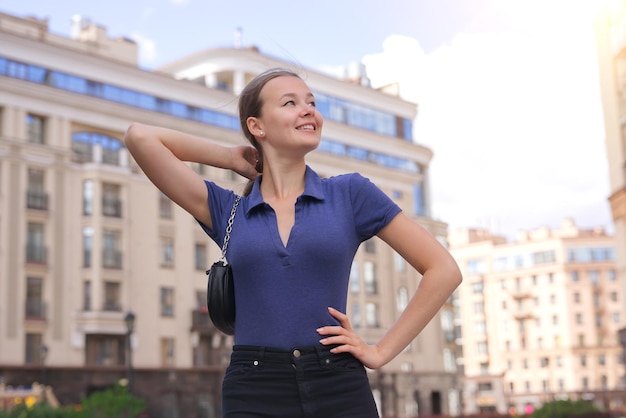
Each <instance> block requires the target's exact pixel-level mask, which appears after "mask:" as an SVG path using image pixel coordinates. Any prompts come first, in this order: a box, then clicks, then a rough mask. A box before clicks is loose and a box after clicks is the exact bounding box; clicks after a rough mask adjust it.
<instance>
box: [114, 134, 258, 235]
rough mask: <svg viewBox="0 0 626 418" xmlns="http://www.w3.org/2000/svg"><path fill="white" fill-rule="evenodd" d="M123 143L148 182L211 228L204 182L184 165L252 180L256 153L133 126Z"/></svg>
mask: <svg viewBox="0 0 626 418" xmlns="http://www.w3.org/2000/svg"><path fill="white" fill-rule="evenodd" d="M124 142H125V143H126V147H127V148H128V151H129V152H130V153H131V155H132V156H133V157H134V158H135V161H137V164H139V167H141V169H142V170H143V172H144V173H145V174H146V176H148V178H149V179H150V181H152V183H154V185H155V186H156V187H157V188H158V189H159V190H161V191H162V192H163V193H164V194H165V195H166V196H168V197H169V198H170V199H172V201H173V202H175V203H176V204H178V205H179V206H180V207H182V208H183V209H185V210H186V211H187V212H189V213H190V214H191V215H192V216H193V217H194V218H196V219H198V220H199V221H201V222H203V223H204V224H205V225H207V226H208V227H209V228H211V227H212V223H211V215H210V211H209V206H208V203H207V189H206V186H205V184H204V180H203V179H202V178H201V177H200V176H199V175H198V174H197V173H196V172H195V171H193V170H192V169H191V167H189V166H188V165H187V164H185V162H197V163H200V164H206V165H211V166H214V167H219V168H225V169H231V170H234V171H235V172H237V173H239V174H241V175H243V176H245V177H247V178H254V177H256V176H257V172H256V170H255V169H254V165H255V161H256V158H257V156H256V150H255V149H254V148H252V147H248V146H240V147H232V148H229V147H224V146H221V145H219V144H215V143H213V142H210V141H207V140H205V139H202V138H199V137H196V136H193V135H188V134H185V133H182V132H179V131H175V130H172V129H167V128H161V127H157V126H150V125H143V124H139V123H133V124H131V125H130V127H129V128H128V129H127V131H126V135H125V136H124Z"/></svg>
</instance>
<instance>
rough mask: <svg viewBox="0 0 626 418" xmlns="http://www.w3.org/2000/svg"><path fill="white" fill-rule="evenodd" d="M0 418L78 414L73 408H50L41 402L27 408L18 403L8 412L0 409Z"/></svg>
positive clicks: (56, 417) (72, 417)
mask: <svg viewBox="0 0 626 418" xmlns="http://www.w3.org/2000/svg"><path fill="white" fill-rule="evenodd" d="M0 418H79V415H77V412H75V411H74V410H73V409H64V408H52V407H51V406H48V405H41V404H36V405H34V406H32V407H30V408H29V407H28V406H26V405H24V404H20V405H16V406H15V407H14V408H13V409H11V411H10V412H7V411H0Z"/></svg>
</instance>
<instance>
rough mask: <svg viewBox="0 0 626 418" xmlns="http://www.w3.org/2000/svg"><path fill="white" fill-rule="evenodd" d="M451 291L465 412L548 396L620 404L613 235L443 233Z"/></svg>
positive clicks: (566, 230)
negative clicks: (452, 267)
mask: <svg viewBox="0 0 626 418" xmlns="http://www.w3.org/2000/svg"><path fill="white" fill-rule="evenodd" d="M449 239H450V248H451V252H452V254H453V256H454V257H455V259H456V260H457V262H458V263H459V266H460V267H461V270H462V271H463V276H464V282H463V283H462V284H461V286H460V287H459V289H458V297H459V301H460V303H459V306H460V307H461V309H460V316H459V320H460V324H461V329H462V330H463V331H462V334H463V335H462V339H461V341H462V344H461V346H462V349H463V353H462V364H463V368H464V391H463V404H464V412H465V413H479V412H498V413H503V414H504V413H515V414H522V413H524V412H528V411H529V410H532V409H535V408H537V407H540V406H541V405H542V404H543V403H545V402H548V401H550V400H553V399H566V398H570V399H591V400H593V401H594V403H596V404H597V405H598V406H599V407H602V408H605V410H616V409H618V408H620V407H622V406H623V405H622V404H623V396H624V381H623V378H622V376H623V370H624V365H623V356H622V351H621V347H620V344H619V341H618V333H617V331H618V329H619V327H620V324H621V323H622V321H623V316H624V307H623V304H624V293H623V292H622V288H621V285H620V283H619V281H618V279H617V273H616V263H615V260H616V257H615V253H616V251H615V240H614V238H613V237H612V236H610V235H608V234H606V233H605V231H604V230H603V229H601V228H598V229H581V228H578V227H577V226H576V225H575V224H574V223H573V221H571V220H564V221H563V223H562V225H561V227H560V228H559V229H554V230H550V229H548V228H539V229H537V230H535V231H530V232H520V233H519V234H518V237H517V239H516V240H515V241H514V242H508V241H507V240H506V239H505V238H503V237H501V236H494V235H492V234H490V233H489V232H488V231H486V230H480V229H478V230H462V231H457V232H454V233H451V234H450V235H449Z"/></svg>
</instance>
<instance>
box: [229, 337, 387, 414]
mask: <svg viewBox="0 0 626 418" xmlns="http://www.w3.org/2000/svg"><path fill="white" fill-rule="evenodd" d="M329 350H330V348H329V347H324V346H322V345H319V346H315V347H302V348H294V349H293V350H279V349H275V348H269V347H255V346H241V345H236V346H235V347H234V348H233V353H232V356H231V361H230V365H229V366H228V369H227V370H226V376H225V377H224V382H223V384H222V399H223V402H222V405H223V418H251V417H257V418H258V417H267V418H270V417H271V418H278V417H285V418H298V417H302V418H305V417H306V418H311V417H313V418H340V417H341V418H377V417H378V412H377V409H376V404H375V402H374V397H373V396H372V390H371V389H370V385H369V381H368V380H367V375H366V372H365V368H364V367H363V365H362V364H361V362H360V361H358V360H357V359H356V358H354V356H352V354H349V353H341V354H332V353H330V351H329Z"/></svg>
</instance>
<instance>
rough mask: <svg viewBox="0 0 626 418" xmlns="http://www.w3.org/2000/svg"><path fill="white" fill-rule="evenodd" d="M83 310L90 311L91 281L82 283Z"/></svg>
mask: <svg viewBox="0 0 626 418" xmlns="http://www.w3.org/2000/svg"><path fill="white" fill-rule="evenodd" d="M83 310H84V311H90V310H91V281H90V280H85V281H84V282H83Z"/></svg>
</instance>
